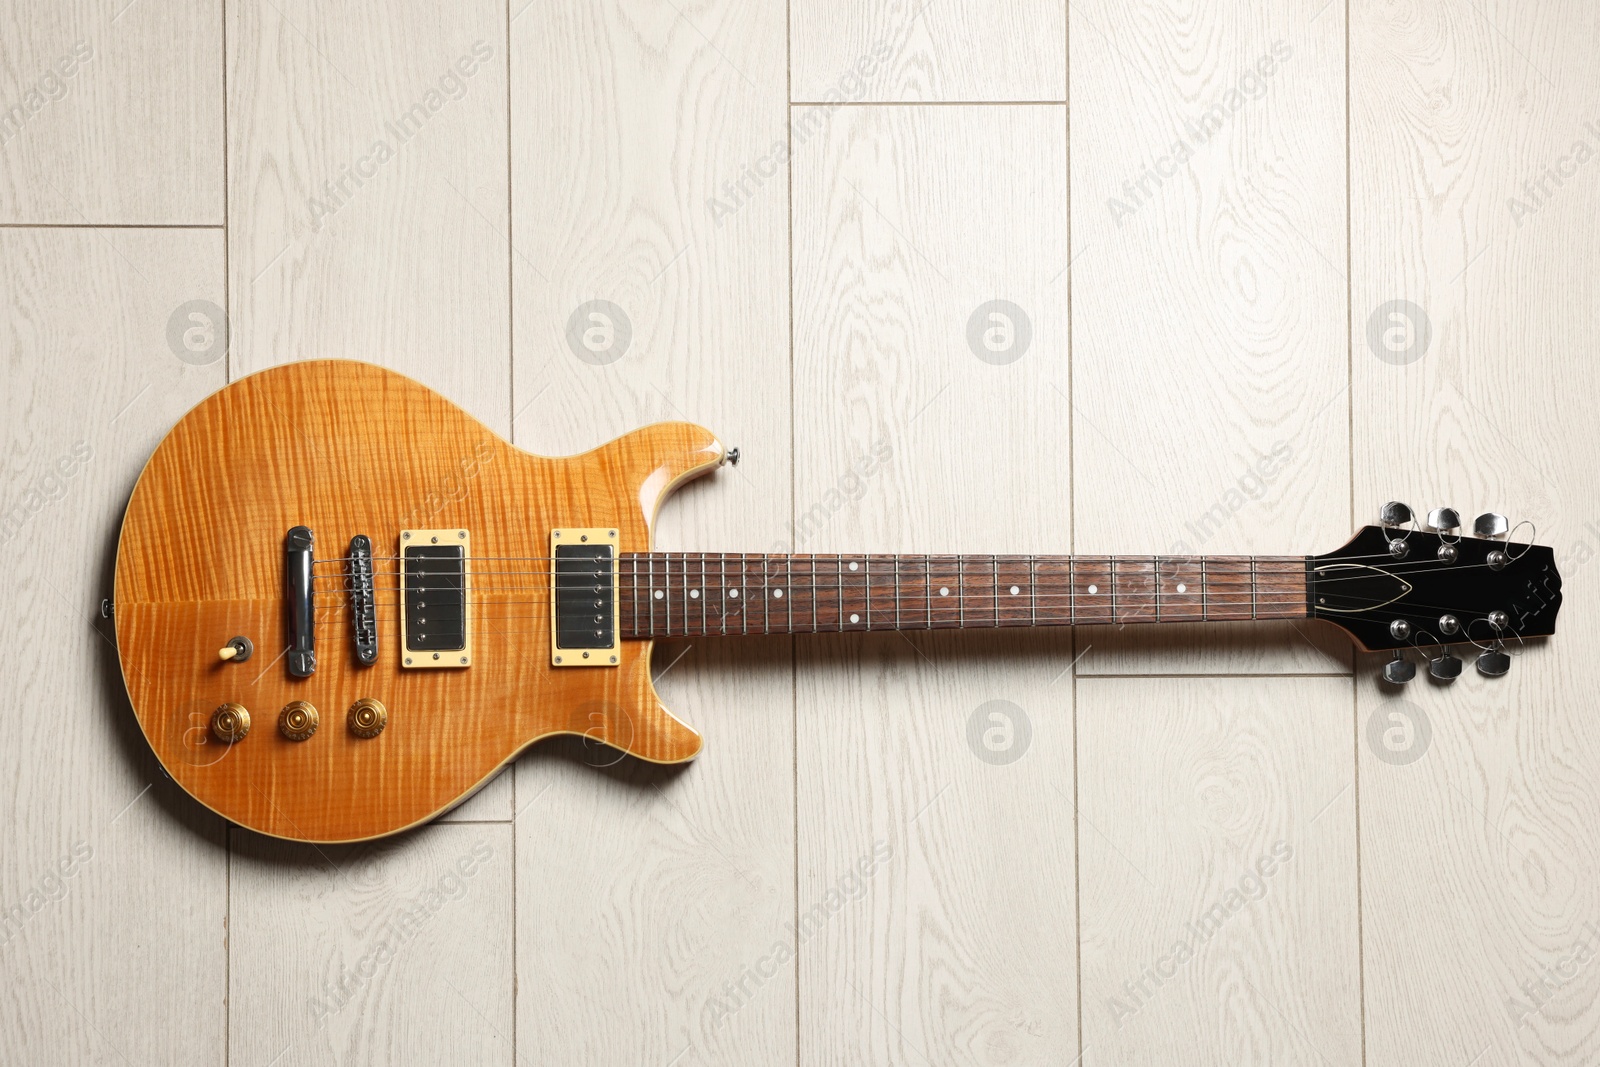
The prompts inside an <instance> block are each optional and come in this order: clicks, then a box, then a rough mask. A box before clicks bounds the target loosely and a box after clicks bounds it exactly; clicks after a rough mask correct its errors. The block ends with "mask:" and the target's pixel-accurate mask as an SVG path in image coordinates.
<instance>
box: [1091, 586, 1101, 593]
mask: <svg viewBox="0 0 1600 1067" xmlns="http://www.w3.org/2000/svg"><path fill="white" fill-rule="evenodd" d="M1099 591H1100V587H1099V586H1098V585H1091V586H1090V587H1089V592H1091V593H1098V592H1099Z"/></svg>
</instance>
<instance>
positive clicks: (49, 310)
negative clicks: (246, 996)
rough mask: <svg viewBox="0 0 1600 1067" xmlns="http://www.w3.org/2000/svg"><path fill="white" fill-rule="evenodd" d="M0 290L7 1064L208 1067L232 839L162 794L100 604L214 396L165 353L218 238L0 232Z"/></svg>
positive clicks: (218, 375) (1, 878)
mask: <svg viewBox="0 0 1600 1067" xmlns="http://www.w3.org/2000/svg"><path fill="white" fill-rule="evenodd" d="M0 292H3V293H4V294H5V296H4V307H3V311H0V316H3V318H4V321H5V322H6V323H7V329H6V331H5V334H4V340H3V341H0V426H3V430H0V435H3V439H4V441H5V451H4V459H3V461H0V462H3V464H4V470H3V473H0V545H3V546H4V549H5V552H6V555H7V557H8V559H9V560H10V565H11V571H10V580H8V581H7V582H5V583H4V587H3V588H0V611H3V612H4V613H5V615H6V617H7V618H10V619H12V620H18V621H20V620H26V624H25V625H20V624H19V625H15V626H13V627H12V646H11V647H12V652H13V653H14V659H13V661H12V663H11V665H10V666H9V667H7V669H6V670H5V671H4V672H0V737H4V739H5V741H4V744H3V745H0V781H3V782H4V786H3V787H0V855H3V856H4V862H0V981H3V982H4V986H5V989H6V991H7V992H6V995H5V996H4V997H3V998H0V1061H4V1062H6V1063H30V1064H67V1063H118V1062H123V1061H128V1062H136V1063H151V1062H185V1063H217V1062H220V1061H221V1060H222V1057H223V1055H224V1044H225V1026H226V1015H225V1002H226V968H227V957H226V952H227V940H226V938H227V931H226V928H225V916H226V914H227V887H226V860H225V856H224V852H223V845H222V822H221V820H219V819H217V818H216V817H215V816H213V815H211V814H209V813H207V812H205V811H204V810H203V809H201V808H199V807H198V806H197V805H195V804H194V803H193V802H192V801H190V800H188V798H186V797H184V796H183V795H182V793H181V792H180V791H179V790H177V789H176V788H175V787H174V786H173V785H172V783H171V782H168V781H166V780H165V779H164V778H163V777H162V776H161V769H160V766H159V765H158V764H157V762H156V760H155V759H154V758H153V757H152V756H151V754H150V750H149V747H148V746H146V745H145V743H144V741H143V739H142V738H141V737H140V736H139V732H138V729H137V727H136V726H135V725H134V721H133V717H132V715H131V713H130V711H129V708H128V704H127V699H126V696H125V695H124V693H123V692H122V688H121V683H120V681H119V680H118V677H117V669H116V648H115V645H114V644H113V643H112V634H111V631H110V627H109V625H107V624H103V623H101V621H100V618H99V612H98V604H99V601H100V598H101V597H103V596H109V595H110V593H111V569H110V560H111V553H112V551H113V548H114V545H115V541H116V532H117V524H118V523H119V522H120V519H121V510H122V505H123V502H124V501H125V500H126V498H127V493H128V491H129V489H130V488H131V487H132V485H133V481H134V478H135V477H136V476H137V475H138V472H139V468H140V467H141V466H142V465H143V463H144V461H145V458H146V457H147V456H148V455H149V452H150V449H151V448H153V447H154V445H155V443H156V441H157V440H159V438H160V435H161V434H162V433H163V432H165V430H166V428H167V427H168V426H169V425H170V424H171V423H172V421H173V420H175V419H177V418H178V417H179V416H180V415H182V413H183V411H184V409H185V408H187V407H188V406H189V405H190V404H192V403H194V402H195V401H197V400H199V399H200V398H201V397H203V396H204V395H206V394H207V393H209V392H210V391H211V390H213V389H215V388H217V387H218V386H220V385H221V384H222V381H223V368H222V364H221V363H220V362H219V363H214V364H212V365H210V366H205V367H196V366H191V365H188V364H186V363H184V362H182V361H180V360H179V359H178V358H177V357H176V356H174V355H173V354H172V353H171V352H170V351H168V350H167V343H166V337H165V332H166V328H167V320H168V317H169V315H171V313H172V312H173V311H174V309H176V308H177V307H178V306H179V305H181V304H183V303H184V302H186V301H188V300H191V299H196V298H202V299H209V300H211V301H214V302H220V301H221V299H222V238H221V235H220V234H218V233H215V232H203V231H186V232H178V233H174V232H156V231H147V230H138V231H78V230H74V231H65V230H37V229H6V230H0ZM152 1018H164V1019H169V1020H175V1019H181V1020H184V1024H183V1025H181V1026H153V1025H150V1020H151V1019H152Z"/></svg>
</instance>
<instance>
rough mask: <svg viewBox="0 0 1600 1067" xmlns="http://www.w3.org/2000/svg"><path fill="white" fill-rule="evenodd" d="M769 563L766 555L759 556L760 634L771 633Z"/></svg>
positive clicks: (770, 578) (770, 576)
mask: <svg viewBox="0 0 1600 1067" xmlns="http://www.w3.org/2000/svg"><path fill="white" fill-rule="evenodd" d="M769 562H770V560H769V558H768V556H767V555H766V553H762V555H761V632H762V633H764V634H770V633H771V632H772V592H771V590H770V589H769V588H768V587H769V586H770V585H771V584H772V575H771V572H770V571H768V570H767V564H768V563H769Z"/></svg>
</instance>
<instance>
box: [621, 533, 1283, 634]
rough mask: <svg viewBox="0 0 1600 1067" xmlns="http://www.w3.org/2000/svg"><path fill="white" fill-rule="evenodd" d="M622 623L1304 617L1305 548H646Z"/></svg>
mask: <svg viewBox="0 0 1600 1067" xmlns="http://www.w3.org/2000/svg"><path fill="white" fill-rule="evenodd" d="M618 571H619V574H618V582H619V584H618V597H617V601H618V608H619V611H620V621H621V626H622V636H623V637H625V638H631V639H646V638H652V637H700V636H707V635H722V634H730V635H733V634H785V633H824V632H839V631H843V630H945V629H967V628H987V627H995V626H1088V625H1097V624H1100V625H1104V624H1123V623H1155V622H1249V621H1251V620H1255V619H1302V618H1305V617H1307V616H1308V615H1309V614H1310V611H1309V608H1308V604H1307V599H1306V557H1304V556H991V555H962V556H919V555H884V554H876V553H874V554H871V555H815V554H794V555H771V554H760V553H722V552H637V553H624V554H623V555H622V556H620V557H619V568H618Z"/></svg>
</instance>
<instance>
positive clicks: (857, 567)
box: [850, 561, 861, 622]
mask: <svg viewBox="0 0 1600 1067" xmlns="http://www.w3.org/2000/svg"><path fill="white" fill-rule="evenodd" d="M850 569H851V570H853V571H858V570H860V569H861V565H860V564H858V563H856V562H854V561H852V562H851V564H850ZM850 621H851V622H855V621H856V620H854V619H851V620H850Z"/></svg>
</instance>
